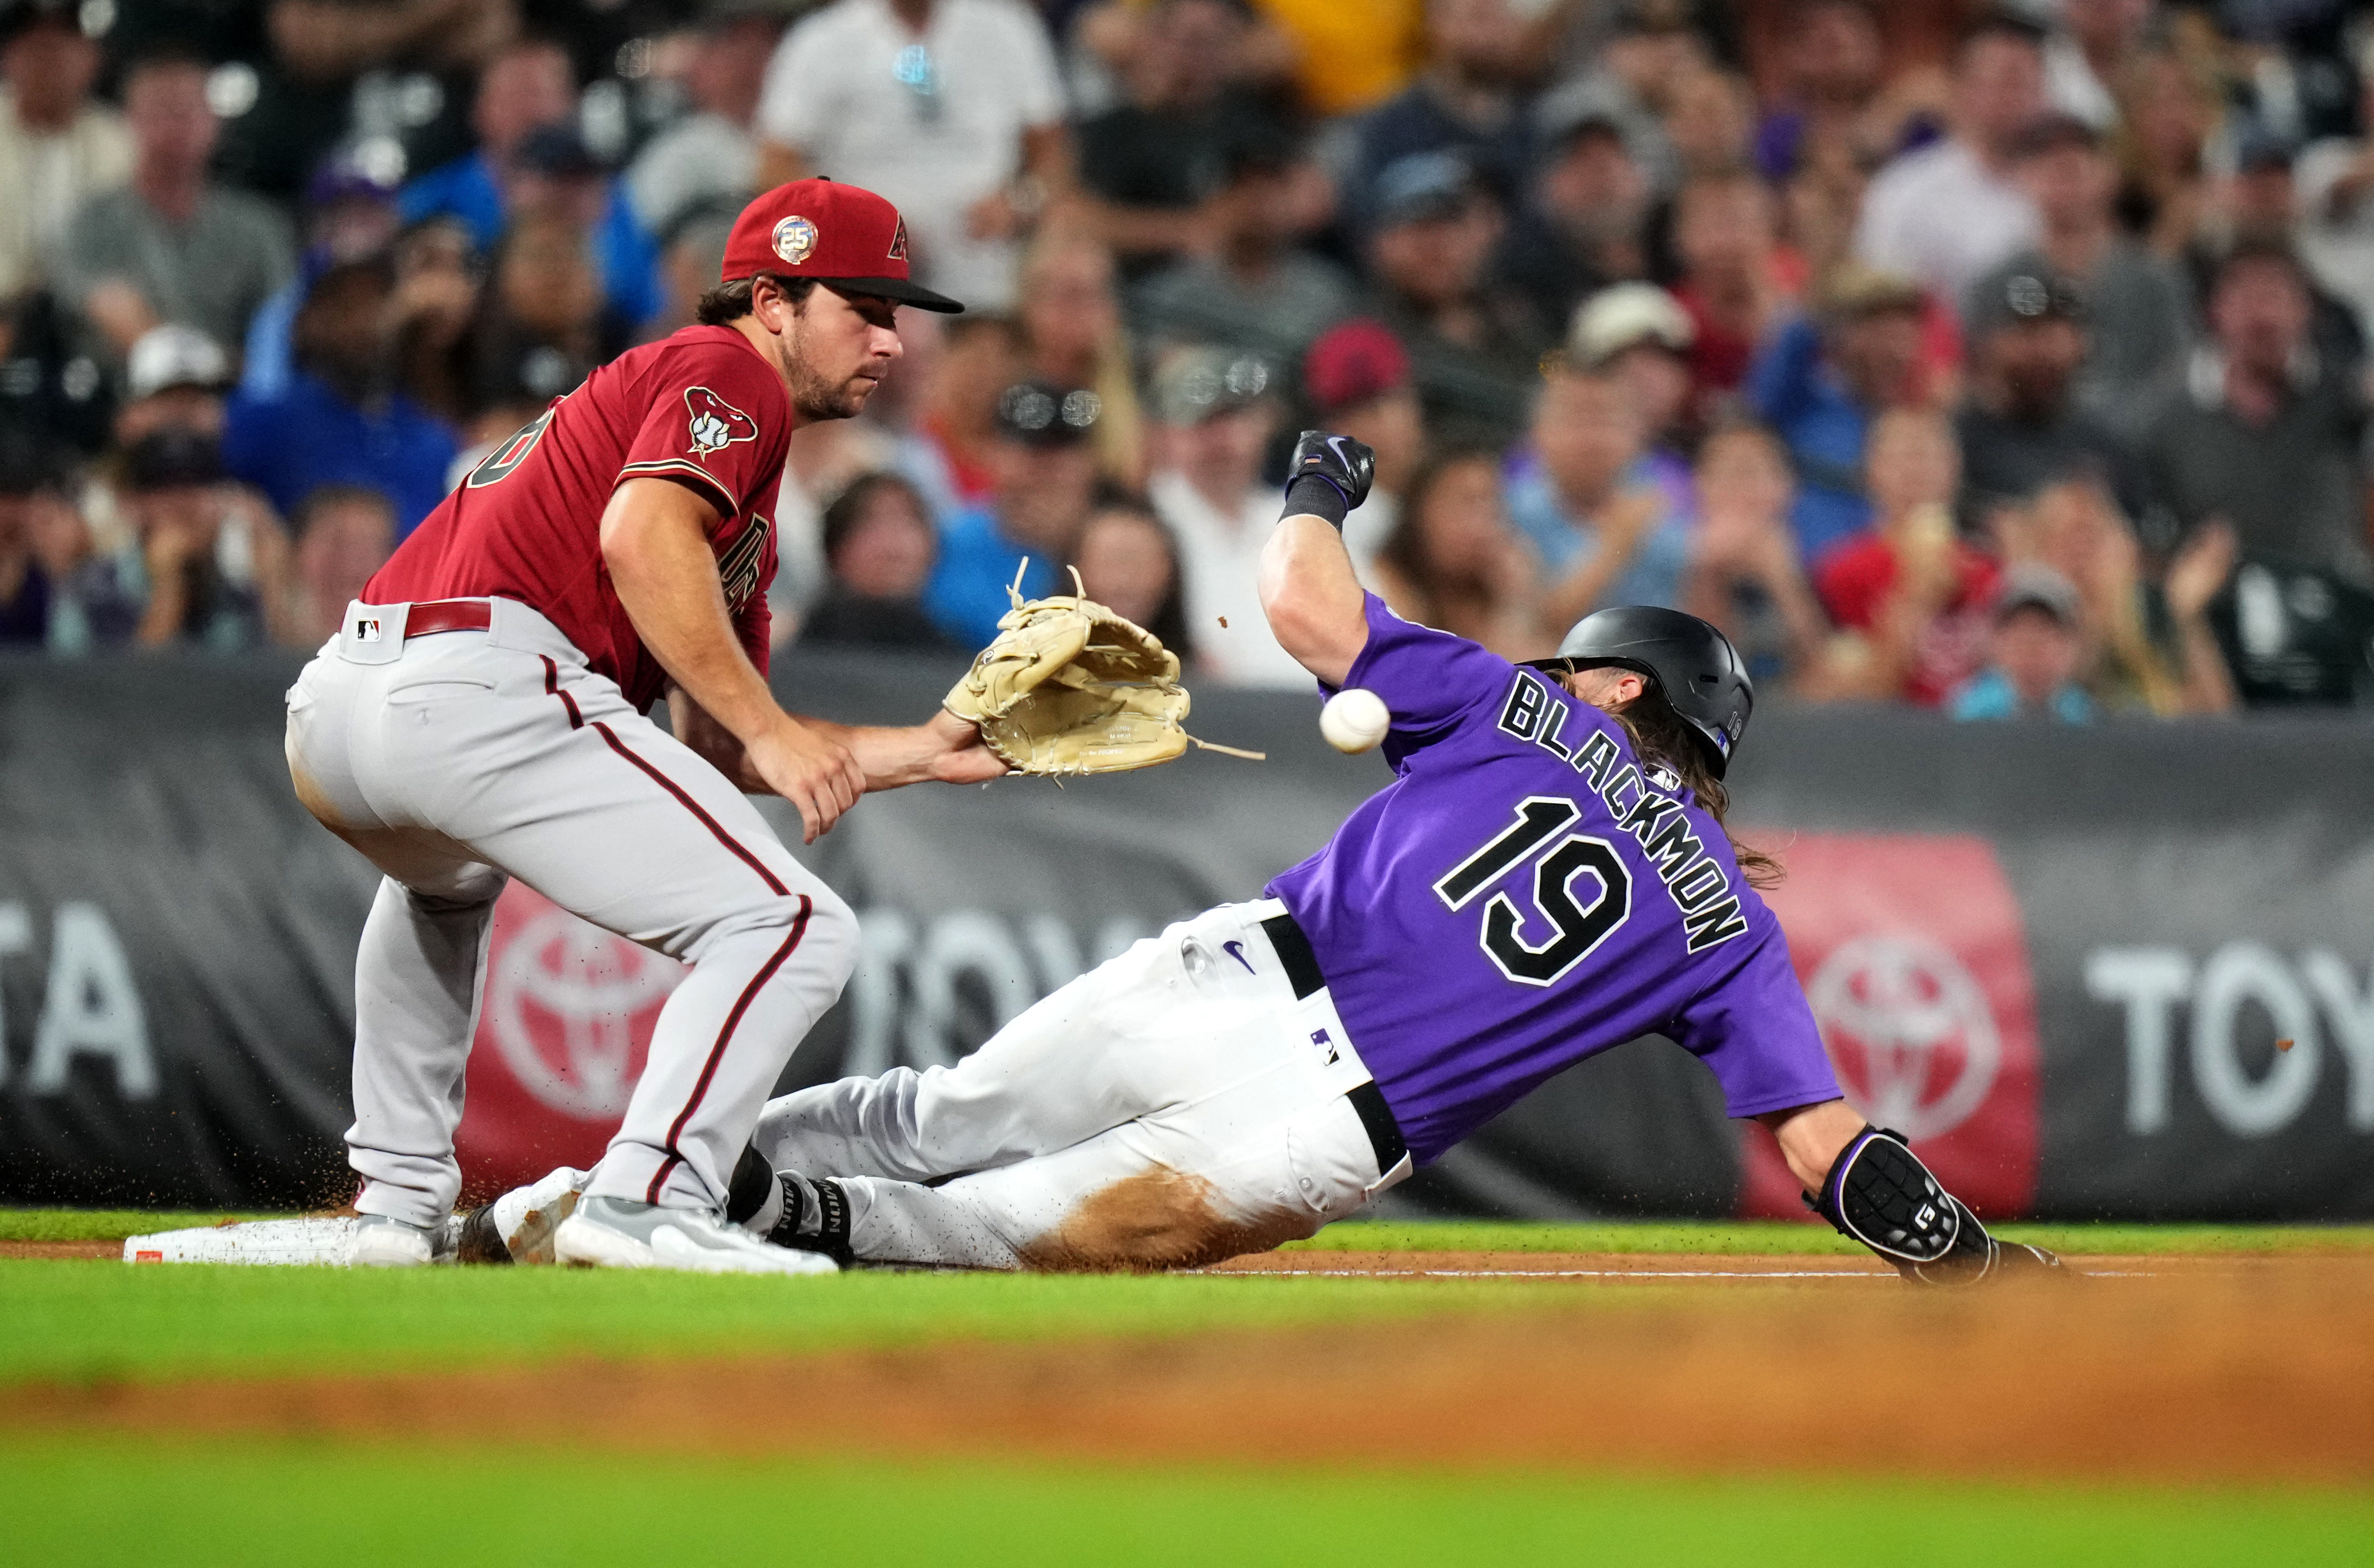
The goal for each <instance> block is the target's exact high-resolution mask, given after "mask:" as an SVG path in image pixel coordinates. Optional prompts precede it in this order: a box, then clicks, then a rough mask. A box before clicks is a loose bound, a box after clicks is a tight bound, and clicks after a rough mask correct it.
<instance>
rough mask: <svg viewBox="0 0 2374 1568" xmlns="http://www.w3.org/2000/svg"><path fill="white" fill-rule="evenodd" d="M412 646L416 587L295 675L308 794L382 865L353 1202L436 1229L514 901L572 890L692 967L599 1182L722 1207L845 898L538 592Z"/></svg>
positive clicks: (826, 988)
mask: <svg viewBox="0 0 2374 1568" xmlns="http://www.w3.org/2000/svg"><path fill="white" fill-rule="evenodd" d="M490 603H491V606H492V619H491V624H490V626H488V629H487V630H485V631H453V632H441V633H436V634H433V635H429V636H423V637H419V638H412V639H410V640H408V641H407V640H406V639H405V636H404V626H403V623H404V618H405V613H406V611H407V610H408V608H409V607H408V606H405V605H361V604H354V605H349V606H348V607H347V618H346V621H345V624H344V626H342V628H341V630H340V632H339V635H338V637H337V638H334V639H333V640H332V641H331V642H330V643H328V644H326V645H324V647H323V649H322V651H321V653H320V654H319V655H318V656H316V657H315V659H314V660H313V661H312V662H311V663H310V664H308V665H307V666H306V667H305V671H304V673H303V674H301V675H300V676H299V677H298V681H297V685H295V686H294V687H292V688H291V689H290V690H289V693H288V770H289V776H290V778H291V779H292V780H293V781H294V782H295V784H296V787H297V794H298V797H299V799H300V800H301V801H303V802H304V803H305V805H306V807H307V808H308V809H309V810H311V812H312V813H313V814H314V816H316V817H317V818H319V819H320V820H321V822H322V824H323V825H324V826H326V827H328V828H329V829H330V830H331V831H332V832H333V833H335V834H336V835H338V837H341V838H343V839H345V840H346V841H347V843H349V844H351V845H353V846H354V847H355V848H357V849H358V850H360V851H361V852H362V853H363V854H364V855H365V856H366V857H367V858H369V859H370V861H371V863H372V864H374V865H376V866H377V867H379V869H380V870H381V871H382V872H384V873H385V880H384V881H382V883H381V884H380V889H379V895H378V897H377V898H376V899H375V900H374V901H373V903H372V905H371V910H370V918H369V919H368V920H366V921H365V923H364V926H363V938H362V946H361V950H360V952H359V953H358V955H357V958H356V962H355V1068H354V1096H355V1121H354V1125H353V1126H352V1127H351V1128H349V1129H347V1135H346V1141H347V1158H348V1162H349V1163H350V1164H352V1165H353V1166H354V1168H355V1170H356V1172H357V1173H358V1175H360V1176H361V1177H362V1178H363V1189H362V1192H361V1195H360V1196H359V1197H358V1199H356V1204H355V1206H356V1208H357V1209H358V1210H359V1211H361V1212H363V1213H366V1214H385V1215H389V1216H392V1217H394V1218H396V1219H400V1220H404V1221H407V1222H409V1223H413V1224H420V1225H428V1224H434V1223H439V1222H441V1221H442V1220H443V1219H444V1217H445V1216H446V1215H447V1214H449V1213H450V1212H452V1208H453V1204H454V1200H455V1199H456V1198H457V1197H458V1196H459V1195H460V1192H461V1185H462V1175H461V1167H460V1166H459V1164H457V1163H456V1162H455V1160H454V1156H453V1133H454V1129H455V1128H456V1126H457V1125H458V1124H459V1123H460V1121H461V1119H462V1093H463V1069H464V1064H465V1062H466V1060H467V1059H468V1056H469V1052H470V1043H471V1038H472V1036H474V1035H475V1033H476V1028H477V1014H478V1006H479V1000H480V995H481V992H482V989H483V988H484V985H485V979H486V964H487V944H488V936H489V934H490V932H491V930H492V925H493V915H494V905H495V899H496V896H497V895H499V894H500V893H501V892H502V890H503V886H504V884H505V883H506V882H507V881H508V880H509V879H510V878H511V877H514V876H516V877H518V878H519V879H520V880H521V881H523V882H524V883H527V884H528V885H529V886H530V887H533V888H535V890H536V891H537V892H538V893H541V894H543V895H545V896H546V897H547V898H549V899H551V900H552V901H553V902H554V903H555V904H558V905H559V906H560V907H562V908H565V909H568V910H570V912H572V913H574V914H577V915H580V916H582V917H583V918H584V919H587V920H590V921H592V922H593V924H595V925H598V926H601V927H603V928H605V930H611V931H615V932H616V933H617V934H618V935H619V936H622V937H625V938H627V939H628V940H629V941H631V942H641V944H643V945H644V946H646V947H649V948H652V949H653V950H655V951H657V952H660V953H664V954H667V955H668V956H669V957H671V958H676V959H680V960H683V961H684V962H686V963H688V964H689V965H691V966H692V973H691V975H690V976H689V977H687V978H686V980H685V981H684V983H683V984H682V985H681V986H679V987H678V988H677V989H676V991H675V993H674V994H673V995H671V996H670V997H669V999H668V1000H667V1003H666V1005H665V1006H664V1008H663V1009H662V1010H661V1012H660V1016H659V1020H658V1023H657V1025H656V1027H655V1028H654V1030H653V1032H652V1045H651V1052H650V1057H649V1060H648V1063H647V1065H646V1066H645V1068H644V1071H643V1076H642V1079H641V1082H638V1083H637V1084H636V1086H635V1092H634V1095H633V1097H632V1099H631V1100H630V1101H629V1105H628V1107H627V1114H626V1117H625V1120H624V1121H623V1122H622V1123H621V1125H620V1126H619V1129H618V1132H617V1136H616V1137H615V1138H613V1139H612V1140H611V1141H610V1145H609V1149H608V1151H607V1152H606V1153H605V1154H604V1155H603V1157H602V1161H601V1163H600V1164H599V1165H597V1166H596V1167H595V1169H594V1172H593V1181H592V1183H591V1185H590V1187H589V1188H588V1190H589V1191H591V1192H593V1193H595V1194H597V1195H600V1196H603V1197H608V1198H620V1199H633V1200H638V1201H643V1202H653V1203H660V1204H664V1205H666V1206H668V1207H673V1208H699V1209H711V1210H716V1209H722V1208H723V1203H724V1199H725V1190H726V1184H727V1181H728V1179H729V1177H730V1176H731V1175H732V1173H733V1169H734V1163H735V1159H736V1158H737V1157H738V1156H739V1154H740V1153H741V1151H742V1148H743V1146H744V1144H745V1143H746V1141H748V1139H749V1136H750V1132H751V1129H752V1128H753V1126H754V1125H755V1124H756V1122H757V1120H758V1112H759V1109H760V1107H761V1106H763V1105H764V1103H765V1101H766V1097H767V1094H768V1092H769V1091H770V1089H772V1088H773V1086H774V1083H775V1080H776V1078H777V1077H778V1076H779V1075H780V1074H781V1073H782V1069H783V1066H784V1064H785V1063H786V1062H787V1061H789V1060H790V1059H791V1055H792V1052H793V1049H794V1048H795V1047H797V1046H798V1044H799V1042H800V1039H801V1037H802V1036H804V1035H805V1034H806V1033H807V1031H808V1029H809V1028H810V1026H812V1025H813V1024H815V1023H816V1021H817V1018H818V1017H820V1016H821V1015H822V1014H823V1013H824V1012H825V1010H826V1009H827V1008H829V1007H830V1006H831V1005H832V1003H833V1001H834V1000H835V999H836V998H837V997H839V996H840V989H841V986H842V983H843V982H844V981H846V980H847V978H848V977H849V971H850V968H851V965H852V964H853V963H854V961H855V956H856V949H857V921H856V918H855V917H854V916H853V915H852V914H851V913H850V910H849V907H848V906H847V905H845V904H843V903H842V902H841V900H840V898H839V897H838V896H836V895H834V894H833V892H832V891H831V890H830V889H829V888H828V887H826V886H825V885H824V883H822V882H820V881H818V880H817V878H816V877H815V876H814V875H813V874H812V873H810V872H808V871H806V870H805V868H803V867H802V866H801V865H800V864H799V862H798V861H796V860H793V858H792V856H791V853H790V851H789V850H787V849H785V848H783V846H782V843H781V842H780V841H778V840H777V839H776V837H775V836H774V834H773V832H772V831H771V830H770V828H769V827H768V826H767V825H766V823H765V821H764V820H763V819H761V818H760V816H759V815H758V810H757V808H755V807H754V806H753V805H752V804H751V803H750V802H749V801H748V800H746V798H745V797H744V796H743V795H742V793H741V791H740V790H737V789H736V788H735V786H734V784H733V783H732V782H730V781H729V780H728V779H727V778H725V777H724V776H723V774H721V773H719V772H718V771H717V770H716V769H715V768H714V767H712V766H710V765H709V764H708V763H707V762H705V761H703V760H701V758H700V757H699V756H698V755H695V754H694V753H693V752H692V751H691V750H690V749H689V748H688V747H686V746H684V745H683V744H681V743H678V742H677V741H676V738H675V737H674V736H673V735H670V734H668V733H667V732H666V731H663V730H661V729H660V728H659V727H658V726H657V725H655V724H653V723H652V722H651V720H647V719H645V718H644V717H643V716H642V715H641V714H640V713H638V712H636V711H635V710H634V709H633V708H631V707H629V705H628V702H627V699H626V697H625V696H624V695H623V694H622V693H621V692H620V691H619V689H618V687H617V685H616V683H614V682H612V681H610V680H608V679H606V678H605V677H604V676H601V675H597V674H595V673H593V672H592V671H590V670H588V669H587V668H586V667H585V656H584V655H583V654H582V653H580V652H579V651H578V650H577V649H576V648H575V647H573V646H572V645H571V644H570V641H569V639H568V638H565V637H563V636H562V635H561V634H560V632H559V630H558V628H557V627H555V626H553V624H552V623H551V622H550V621H548V620H546V619H545V617H544V616H542V615H541V614H537V613H536V612H535V611H534V610H532V609H530V608H528V607H527V606H526V605H524V604H521V603H515V602H512V601H510V600H505V599H496V600H493V601H491V602H490Z"/></svg>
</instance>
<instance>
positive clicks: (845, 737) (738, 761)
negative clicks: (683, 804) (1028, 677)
mask: <svg viewBox="0 0 2374 1568" xmlns="http://www.w3.org/2000/svg"><path fill="white" fill-rule="evenodd" d="M668 712H669V714H670V715H671V716H672V717H673V718H674V719H675V720H676V739H677V740H679V741H682V742H683V743H685V744H686V745H688V746H690V747H691V748H692V749H693V750H694V751H697V752H699V754H700V755H702V756H703V757H705V758H707V759H708V760H709V761H710V762H711V764H713V765H714V766H716V767H717V769H718V771H719V772H721V773H723V774H724V775H725V776H726V777H727V778H731V779H733V780H734V781H735V783H736V784H739V785H741V786H742V787H743V788H744V789H745V790H752V791H754V792H758V793H765V792H768V791H767V784H766V781H765V780H764V779H762V778H758V777H757V776H756V775H755V774H754V773H752V772H751V770H750V767H749V764H748V762H747V760H746V758H745V757H744V755H743V754H742V746H741V743H740V742H738V741H736V740H735V738H734V737H733V735H732V734H730V733H728V732H727V731H726V729H725V726H723V724H720V723H719V722H717V720H714V719H712V718H711V717H710V716H709V715H708V714H707V713H706V712H704V711H702V709H701V707H700V705H699V703H697V702H694V701H693V700H692V699H691V697H689V696H687V695H685V692H684V688H683V687H681V686H677V685H670V686H669V687H668ZM794 717H795V718H797V719H798V721H799V722H800V723H801V724H803V725H805V727H806V728H808V729H810V730H813V731H816V732H817V733H818V734H820V735H823V736H826V737H828V738H829V739H831V740H834V741H837V742H839V743H840V744H841V745H843V746H846V747H848V748H849V755H851V756H852V757H854V758H856V760H857V766H858V768H859V770H860V771H861V772H863V773H864V776H865V790H866V792H867V793H869V794H871V793H872V792H874V791H875V790H896V789H898V788H899V787H900V786H902V785H907V784H922V783H925V782H928V781H934V780H936V781H937V782H939V783H942V784H986V783H988V782H989V781H990V780H991V779H993V778H1001V777H1003V776H1004V775H1005V774H1006V773H1008V772H1010V771H1012V770H1011V769H1009V768H1008V767H1007V766H1005V763H1004V762H1002V761H1001V760H999V758H998V756H997V754H996V753H994V752H993V751H991V750H990V749H989V748H988V747H987V746H985V745H983V744H981V731H979V730H977V729H975V728H974V727H973V726H972V725H971V724H970V723H968V722H966V721H965V720H961V719H958V717H957V716H956V715H954V714H952V713H946V712H942V713H935V714H934V715H932V717H931V718H930V719H928V720H925V721H923V723H921V724H914V725H910V726H907V727H905V728H902V729H882V728H876V727H873V726H861V725H851V724H835V723H832V722H830V721H829V720H823V719H810V718H807V717H805V715H795V716H794Z"/></svg>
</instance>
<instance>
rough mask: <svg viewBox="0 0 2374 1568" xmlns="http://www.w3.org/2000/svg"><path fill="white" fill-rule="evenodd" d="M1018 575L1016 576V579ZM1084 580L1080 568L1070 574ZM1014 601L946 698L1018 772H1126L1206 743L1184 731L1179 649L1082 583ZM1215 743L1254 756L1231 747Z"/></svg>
mask: <svg viewBox="0 0 2374 1568" xmlns="http://www.w3.org/2000/svg"><path fill="white" fill-rule="evenodd" d="M1017 580H1018V578H1017ZM1073 586H1074V587H1075V588H1078V587H1079V574H1078V573H1077V572H1075V573H1074V574H1073ZM1006 593H1007V595H1008V596H1009V597H1010V598H1012V599H1013V601H1014V608H1013V609H1011V610H1009V611H1007V612H1006V613H1005V616H1004V617H1003V618H1002V619H1000V620H999V622H998V623H997V626H998V632H997V640H996V641H994V642H993V643H991V644H990V645H989V646H988V647H987V648H984V649H981V652H980V653H979V654H978V655H977V656H976V657H975V658H974V660H973V661H972V668H971V669H970V670H968V671H967V672H965V677H964V679H963V680H961V681H958V683H957V684H956V686H955V687H954V689H952V690H951V691H950V692H949V693H948V695H947V700H946V703H945V704H944V705H943V706H945V707H946V708H947V710H948V711H949V712H950V713H953V714H955V715H956V716H957V717H958V718H959V719H963V720H970V722H971V723H973V724H975V725H978V726H979V727H980V729H981V741H982V743H984V744H986V745H987V746H988V747H989V749H990V750H991V751H993V752H995V753H996V754H997V755H998V756H999V757H1000V758H1002V759H1003V760H1004V761H1005V763H1006V764H1007V765H1008V766H1011V767H1012V768H1013V769H1014V770H1015V771H1016V772H1017V773H1043V774H1056V775H1061V774H1067V773H1122V772H1126V771H1127V770H1129V769H1131V768H1134V767H1152V766H1154V765H1155V764H1157V763H1161V762H1169V761H1170V760H1171V759H1172V758H1174V757H1176V756H1178V755H1180V754H1181V753H1182V752H1184V751H1185V750H1186V749H1187V747H1188V744H1189V743H1190V742H1191V741H1192V742H1193V743H1194V744H1196V745H1199V746H1203V745H1209V743H1207V742H1204V741H1196V740H1194V737H1193V736H1191V735H1189V734H1188V733H1187V730H1186V720H1187V707H1188V700H1189V699H1188V696H1187V688H1186V687H1184V686H1182V685H1180V684H1179V656H1178V655H1177V654H1175V653H1173V652H1171V651H1170V650H1169V649H1167V648H1165V647H1163V646H1162V639H1161V638H1158V637H1156V636H1155V635H1154V634H1153V633H1152V632H1150V631H1147V630H1146V628H1145V627H1144V626H1139V625H1137V624H1136V623H1135V622H1134V621H1130V620H1126V619H1124V618H1123V617H1122V616H1120V615H1118V614H1114V613H1113V612H1112V611H1111V610H1109V609H1107V608H1106V607H1105V606H1104V605H1102V604H1099V603H1097V602H1096V601H1095V600H1093V599H1090V598H1088V597H1087V593H1086V592H1085V591H1081V592H1077V593H1070V594H1053V595H1050V596H1049V597H1047V598H1044V599H1033V600H1030V601H1029V602H1028V603H1025V602H1024V600H1023V598H1022V595H1021V594H1020V593H1019V592H1018V591H1016V590H1015V589H1013V588H1008V589H1007V590H1006ZM1210 749H1211V750H1214V751H1226V752H1230V753H1231V755H1237V756H1258V755H1260V754H1258V753H1252V752H1238V751H1234V750H1233V748H1230V747H1228V746H1211V747H1210Z"/></svg>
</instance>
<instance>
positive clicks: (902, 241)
mask: <svg viewBox="0 0 2374 1568" xmlns="http://www.w3.org/2000/svg"><path fill="white" fill-rule="evenodd" d="M906 259H907V220H906V219H905V218H903V217H902V218H900V219H899V227H898V228H897V229H896V230H895V231H893V232H892V234H891V236H890V260H892V261H894V262H903V261H905V260H906Z"/></svg>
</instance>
